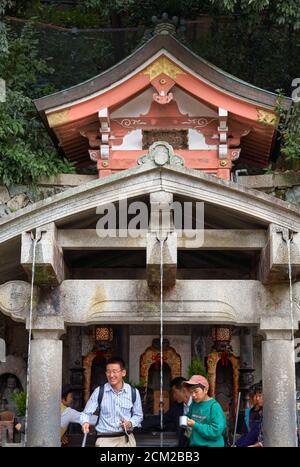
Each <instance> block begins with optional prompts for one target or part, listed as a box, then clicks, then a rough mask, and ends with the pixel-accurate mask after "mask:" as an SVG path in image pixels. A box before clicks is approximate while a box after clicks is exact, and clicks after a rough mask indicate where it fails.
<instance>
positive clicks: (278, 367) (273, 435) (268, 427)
mask: <svg viewBox="0 0 300 467" xmlns="http://www.w3.org/2000/svg"><path fill="white" fill-rule="evenodd" d="M264 337H265V340H264V341H263V342H262V378H263V395H264V408H263V439H264V446H266V447H280V446H283V447H296V446H297V435H296V401H295V396H296V395H295V355H294V347H293V340H291V331H289V330H268V331H266V330H265V331H264Z"/></svg>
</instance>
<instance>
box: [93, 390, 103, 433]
mask: <svg viewBox="0 0 300 467" xmlns="http://www.w3.org/2000/svg"><path fill="white" fill-rule="evenodd" d="M103 394H104V384H100V386H99V394H98V411H99V413H98V418H97V422H96V425H95V427H96V426H97V425H98V423H99V418H100V412H101V402H102V399H103Z"/></svg>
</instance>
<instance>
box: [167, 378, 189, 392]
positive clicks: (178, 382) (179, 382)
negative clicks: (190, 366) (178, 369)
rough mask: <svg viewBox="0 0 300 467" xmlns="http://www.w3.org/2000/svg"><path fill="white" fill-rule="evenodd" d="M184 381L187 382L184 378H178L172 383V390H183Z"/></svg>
mask: <svg viewBox="0 0 300 467" xmlns="http://www.w3.org/2000/svg"><path fill="white" fill-rule="evenodd" d="M184 381H187V379H186V378H184V377H183V376H177V377H176V378H174V379H172V381H171V382H170V388H173V387H175V388H176V389H182V384H183V383H184Z"/></svg>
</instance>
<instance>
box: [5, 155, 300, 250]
mask: <svg viewBox="0 0 300 467" xmlns="http://www.w3.org/2000/svg"><path fill="white" fill-rule="evenodd" d="M172 158H173V159H172ZM143 162H144V163H142V164H141V165H139V166H137V167H134V168H132V169H128V170H125V171H122V172H120V173H117V174H113V175H111V176H108V177H104V178H102V179H98V180H93V181H91V182H88V183H86V184H84V185H80V186H78V187H76V188H71V189H69V190H66V191H64V192H63V193H60V194H58V195H56V196H53V197H50V198H48V199H45V200H43V201H39V202H37V203H35V204H33V205H30V206H27V207H26V208H24V209H22V210H20V211H17V212H15V213H13V214H11V215H10V216H7V217H4V218H2V219H0V245H1V244H3V247H4V248H5V245H4V244H5V242H7V241H9V240H11V239H14V238H18V237H19V236H20V235H21V234H22V233H23V232H25V231H30V230H32V229H35V228H36V227H40V226H42V225H45V224H48V223H50V222H54V223H62V222H64V221H67V220H70V219H76V217H77V216H80V215H81V214H82V213H89V212H95V209H96V208H97V207H100V206H104V205H107V204H108V203H117V202H119V201H120V200H122V199H128V200H133V199H135V198H138V197H141V196H145V195H148V194H150V193H153V192H157V191H161V190H163V191H166V192H169V193H173V194H174V195H176V196H182V197H185V198H188V199H191V200H195V201H202V202H204V203H209V204H210V205H211V206H213V207H215V208H219V209H225V210H227V211H230V212H232V213H234V215H235V216H236V217H241V219H242V218H243V216H247V217H248V218H249V219H252V220H253V221H260V222H261V223H263V224H264V225H265V226H267V225H268V224H270V223H275V224H280V225H281V226H282V227H285V228H288V229H291V230H293V231H294V232H300V209H299V208H297V207H296V206H294V205H292V204H290V203H287V202H284V201H282V200H279V199H277V198H275V197H273V196H270V195H267V194H264V193H261V192H258V191H256V190H252V189H248V188H244V187H242V186H240V185H238V184H237V183H234V182H231V181H226V180H221V179H218V178H217V177H215V176H213V175H209V174H206V173H204V172H201V171H198V170H193V169H189V168H186V167H183V166H182V165H181V163H180V161H179V159H178V158H176V156H172V157H171V156H170V157H169V155H167V154H165V155H162V157H160V156H159V157H158V159H157V160H154V158H152V160H151V157H150V158H149V160H147V158H145V159H144V160H143ZM173 162H175V165H172V163H173ZM178 164H179V165H178Z"/></svg>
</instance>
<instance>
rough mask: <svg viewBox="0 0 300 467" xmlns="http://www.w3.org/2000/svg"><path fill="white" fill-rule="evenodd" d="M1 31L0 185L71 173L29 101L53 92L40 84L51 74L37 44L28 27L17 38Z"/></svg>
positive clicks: (15, 34)
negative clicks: (3, 94) (41, 57)
mask: <svg viewBox="0 0 300 467" xmlns="http://www.w3.org/2000/svg"><path fill="white" fill-rule="evenodd" d="M1 26H2V27H1V29H0V47H1V49H0V56H1V58H0V76H1V78H2V79H3V80H4V81H5V84H6V99H5V102H1V103H0V181H1V182H2V183H4V184H5V185H8V186H9V185H11V184H14V183H33V184H35V183H36V182H37V180H38V179H39V178H40V177H41V176H43V175H44V176H50V175H55V174H57V173H59V172H70V171H73V168H72V167H71V165H70V164H69V163H68V162H66V161H64V160H62V159H61V158H60V157H58V155H57V152H56V150H55V149H54V146H53V143H52V142H51V141H50V139H49V137H48V135H47V133H46V131H45V129H44V127H43V125H42V123H41V121H40V120H39V117H38V115H37V112H36V109H35V107H34V105H33V102H32V99H33V98H36V97H39V96H42V95H45V94H47V93H48V92H49V91H53V89H51V88H50V87H49V86H48V85H42V84H41V78H42V77H47V76H48V75H49V73H51V72H52V71H53V70H52V69H51V67H49V65H48V64H47V62H46V61H45V60H42V59H40V58H39V56H38V41H37V40H36V38H35V34H34V31H33V29H32V28H31V26H25V27H24V28H23V29H22V30H21V32H20V33H19V34H17V33H16V32H13V31H12V30H11V29H9V28H7V27H5V26H4V24H3V23H2V25H1Z"/></svg>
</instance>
